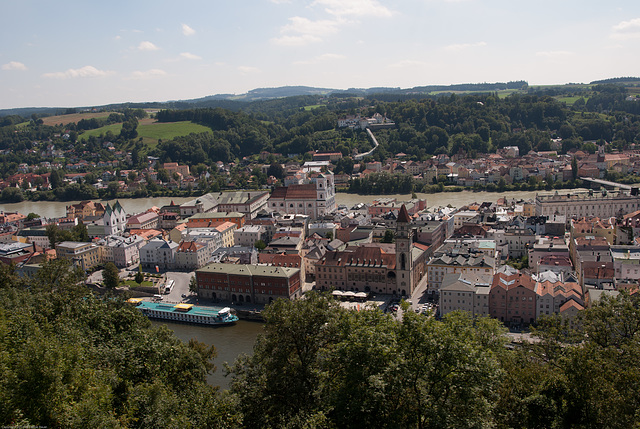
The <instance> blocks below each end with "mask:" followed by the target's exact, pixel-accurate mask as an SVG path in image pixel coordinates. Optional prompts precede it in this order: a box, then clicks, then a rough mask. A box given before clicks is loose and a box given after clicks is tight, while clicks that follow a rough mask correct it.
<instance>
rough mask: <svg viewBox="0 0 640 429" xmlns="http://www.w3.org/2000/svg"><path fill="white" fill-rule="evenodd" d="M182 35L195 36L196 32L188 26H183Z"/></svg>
mask: <svg viewBox="0 0 640 429" xmlns="http://www.w3.org/2000/svg"><path fill="white" fill-rule="evenodd" d="M182 34H184V35H185V36H193V35H194V34H196V30H194V29H193V28H191V27H189V26H188V25H187V24H182Z"/></svg>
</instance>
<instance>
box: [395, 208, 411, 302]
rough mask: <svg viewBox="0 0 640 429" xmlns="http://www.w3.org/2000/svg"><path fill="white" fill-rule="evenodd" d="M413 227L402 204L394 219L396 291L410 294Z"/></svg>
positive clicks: (401, 293)
mask: <svg viewBox="0 0 640 429" xmlns="http://www.w3.org/2000/svg"><path fill="white" fill-rule="evenodd" d="M412 247H413V229H412V228H411V218H410V217H409V212H407V208H406V207H405V205H404V204H403V205H402V207H401V208H400V212H399V213H398V219H397V221H396V282H397V287H396V291H397V293H399V294H400V295H407V296H410V295H411V292H413V257H412V255H411V248H412Z"/></svg>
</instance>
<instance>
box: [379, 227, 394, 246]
mask: <svg viewBox="0 0 640 429" xmlns="http://www.w3.org/2000/svg"><path fill="white" fill-rule="evenodd" d="M394 238H395V234H394V233H393V231H392V230H390V229H387V230H386V231H385V232H384V237H382V240H381V241H382V242H383V243H393V239H394Z"/></svg>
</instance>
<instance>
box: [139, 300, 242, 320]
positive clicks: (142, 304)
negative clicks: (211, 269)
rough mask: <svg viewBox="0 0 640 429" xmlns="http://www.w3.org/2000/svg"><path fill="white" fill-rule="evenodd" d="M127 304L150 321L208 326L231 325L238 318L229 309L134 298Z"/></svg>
mask: <svg viewBox="0 0 640 429" xmlns="http://www.w3.org/2000/svg"><path fill="white" fill-rule="evenodd" d="M129 302H131V303H132V304H135V305H136V307H137V308H138V309H139V310H140V311H142V314H144V315H145V316H147V317H149V318H151V319H161V320H168V321H171V322H183V323H195V324H198V325H208V326H220V325H233V324H234V323H236V322H237V321H238V316H236V315H235V314H233V313H231V309H230V308H229V307H223V308H219V307H202V306H197V305H193V304H186V303H179V304H172V303H164V302H148V301H142V300H140V299H136V298H132V299H130V300H129Z"/></svg>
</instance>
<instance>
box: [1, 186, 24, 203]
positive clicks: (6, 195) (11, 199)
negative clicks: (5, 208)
mask: <svg viewBox="0 0 640 429" xmlns="http://www.w3.org/2000/svg"><path fill="white" fill-rule="evenodd" d="M0 200H2V201H6V202H8V203H19V202H20V201H22V200H24V193H23V192H22V189H20V188H14V187H8V188H4V189H3V190H2V192H1V193H0Z"/></svg>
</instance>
